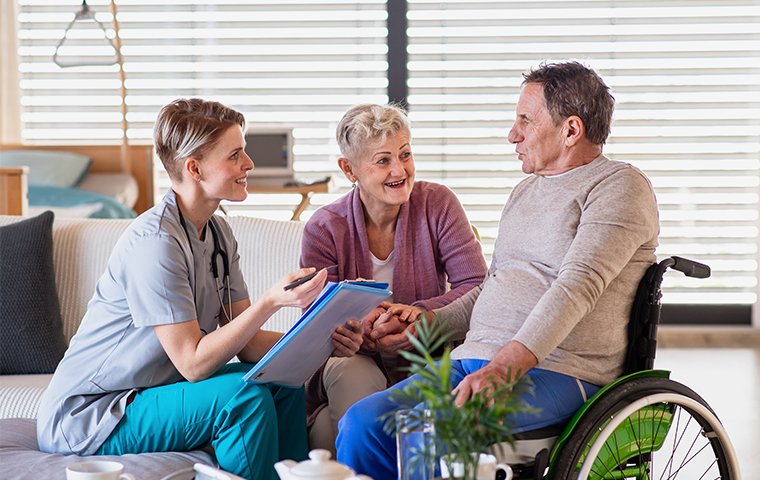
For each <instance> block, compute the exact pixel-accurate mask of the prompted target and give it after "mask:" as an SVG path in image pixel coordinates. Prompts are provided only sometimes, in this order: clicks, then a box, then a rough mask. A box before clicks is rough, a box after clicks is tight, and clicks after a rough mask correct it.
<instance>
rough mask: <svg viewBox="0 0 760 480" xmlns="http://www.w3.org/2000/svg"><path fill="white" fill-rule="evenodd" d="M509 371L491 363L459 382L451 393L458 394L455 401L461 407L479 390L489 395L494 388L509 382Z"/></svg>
mask: <svg viewBox="0 0 760 480" xmlns="http://www.w3.org/2000/svg"><path fill="white" fill-rule="evenodd" d="M509 380H510V379H509V371H508V370H507V369H505V368H501V367H500V366H498V365H495V364H493V363H489V364H488V365H486V366H484V367H483V368H481V369H480V370H477V371H475V372H472V373H471V374H469V375H467V376H466V377H464V379H463V380H462V381H461V382H459V385H457V387H456V388H455V389H454V390H452V392H451V393H453V394H454V395H456V398H455V399H454V403H455V404H456V405H457V406H459V407H461V406H462V405H463V404H464V402H466V401H467V400H469V399H470V397H472V396H473V395H475V394H476V393H478V392H483V394H484V395H488V394H489V393H490V392H492V391H494V389H496V388H499V387H501V386H504V385H507V384H508V383H509Z"/></svg>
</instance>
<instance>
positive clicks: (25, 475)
mask: <svg viewBox="0 0 760 480" xmlns="http://www.w3.org/2000/svg"><path fill="white" fill-rule="evenodd" d="M86 460H113V461H116V462H119V463H122V464H123V465H124V471H125V472H128V473H131V474H132V475H134V476H135V477H136V478H138V479H156V480H158V479H160V478H163V477H165V476H167V475H169V474H170V473H173V472H176V471H178V470H182V469H186V468H188V467H192V466H193V464H195V463H204V464H206V465H213V461H212V458H211V457H210V456H209V455H208V454H207V453H206V452H202V451H193V452H186V453H182V452H165V453H141V454H139V455H136V454H129V455H121V456H108V455H103V456H90V457H79V456H76V455H69V456H64V455H59V454H52V453H44V452H40V451H39V450H38V449H37V434H36V423H35V421H34V420H31V419H28V418H11V419H6V420H0V465H1V466H2V472H0V477H2V478H3V479H41V478H44V479H51V480H56V479H60V480H64V479H65V478H66V465H69V464H71V463H77V462H82V461H86Z"/></svg>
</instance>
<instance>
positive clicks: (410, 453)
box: [396, 409, 435, 480]
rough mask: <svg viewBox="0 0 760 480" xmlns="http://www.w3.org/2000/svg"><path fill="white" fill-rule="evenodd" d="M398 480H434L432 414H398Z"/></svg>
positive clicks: (401, 412) (421, 412) (402, 411)
mask: <svg viewBox="0 0 760 480" xmlns="http://www.w3.org/2000/svg"><path fill="white" fill-rule="evenodd" d="M396 458H397V459H398V460H397V462H398V463H397V467H398V480H433V477H434V474H435V425H434V423H433V414H432V413H431V412H430V410H415V409H404V410H399V411H397V412H396Z"/></svg>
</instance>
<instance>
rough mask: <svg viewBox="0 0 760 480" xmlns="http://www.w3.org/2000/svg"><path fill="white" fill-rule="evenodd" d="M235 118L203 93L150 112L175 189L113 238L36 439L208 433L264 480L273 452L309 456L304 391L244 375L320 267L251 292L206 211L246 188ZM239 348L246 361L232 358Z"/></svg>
mask: <svg viewBox="0 0 760 480" xmlns="http://www.w3.org/2000/svg"><path fill="white" fill-rule="evenodd" d="M243 126H244V119H243V115H242V114H240V113H239V112H236V111H235V110H233V109H231V108H228V107H225V106H224V105H222V104H220V103H217V102H209V101H205V100H201V99H189V100H185V99H180V100H176V101H174V102H172V103H170V104H169V105H167V106H165V107H164V108H163V109H162V110H161V112H160V113H159V115H158V119H157V121H156V126H155V131H154V140H155V144H156V153H157V154H158V156H159V158H161V161H162V162H163V164H164V167H165V168H166V171H167V173H168V174H169V178H170V179H171V184H172V186H171V189H170V190H169V191H168V192H167V193H166V196H165V197H164V198H163V200H161V202H159V204H158V205H156V206H155V207H153V208H151V209H150V210H148V211H147V212H145V213H143V214H142V215H140V216H139V217H138V218H137V219H135V221H134V222H132V224H131V225H130V226H129V228H128V229H127V231H126V232H125V233H124V234H123V235H122V237H121V238H120V239H119V241H118V243H117V244H116V247H115V248H114V251H113V253H112V254H111V258H110V259H109V261H108V267H107V271H106V273H105V274H104V275H103V276H102V277H101V278H100V280H99V281H98V284H97V287H96V289H95V293H94V295H93V298H92V300H90V303H89V304H88V305H87V313H86V314H85V316H84V319H83V320H82V323H81V326H80V327H79V330H78V331H77V333H76V335H75V336H74V338H72V340H71V345H70V346H69V349H68V350H67V351H66V355H65V356H64V357H63V360H62V361H61V363H60V364H59V365H58V368H57V370H56V371H55V374H54V375H53V379H52V381H51V383H50V386H49V387H48V389H47V390H45V393H44V395H43V397H42V402H41V405H40V410H39V415H38V420H37V438H38V441H39V445H40V449H42V450H44V451H46V452H51V453H52V452H55V453H62V454H66V455H70V454H77V455H94V454H97V455H122V454H126V453H141V452H163V451H172V450H174V451H187V450H193V449H196V448H199V447H202V446H204V445H207V444H209V443H210V444H211V445H212V446H213V448H214V451H215V452H216V458H217V460H218V462H219V464H220V466H221V467H222V468H223V469H225V470H228V471H230V472H233V473H235V474H236V475H239V476H242V477H245V478H256V479H272V480H273V479H275V478H277V476H276V474H275V471H274V468H273V464H274V463H275V462H276V461H277V460H280V459H284V458H304V457H305V456H306V453H307V443H306V442H307V436H306V421H305V420H306V419H305V417H304V399H303V398H304V397H303V391H302V390H301V389H293V388H285V387H279V386H276V385H269V384H263V385H254V384H247V383H245V382H243V381H242V376H243V375H244V374H245V372H246V371H248V370H249V369H250V368H251V365H250V364H251V363H253V362H256V361H258V360H259V359H260V358H261V357H262V355H263V354H264V353H265V352H266V351H267V350H268V349H269V348H270V347H271V346H272V345H273V344H274V342H276V341H277V340H278V339H279V338H280V336H281V334H279V333H275V332H268V331H264V330H262V329H261V326H262V325H263V324H264V322H266V320H267V319H268V318H269V317H270V316H271V315H272V314H273V313H274V312H276V311H277V310H278V309H280V308H281V307H283V306H295V307H303V306H305V305H308V304H309V303H310V302H312V301H313V300H314V298H315V297H316V296H317V294H318V293H319V291H320V290H321V288H322V286H323V285H324V282H325V278H326V273H325V272H324V271H320V272H319V274H317V275H316V276H315V277H314V278H313V279H312V280H311V281H308V282H306V283H304V284H303V285H301V286H299V287H297V288H294V289H290V290H285V289H284V286H285V285H286V284H287V283H290V282H292V281H293V280H295V279H297V278H300V277H303V276H304V275H306V274H309V273H312V272H314V269H301V270H299V271H297V272H293V273H291V274H289V275H286V276H285V277H283V278H282V279H281V280H280V281H279V282H278V283H276V284H275V285H273V286H272V287H271V288H270V289H269V290H267V291H266V292H265V293H264V294H263V295H262V296H261V297H260V298H258V299H257V300H256V301H254V302H251V300H250V299H249V297H248V291H247V287H246V284H245V281H244V280H243V274H242V272H241V270H240V256H239V254H238V251H237V241H236V240H235V238H234V236H233V234H232V230H231V229H230V226H229V225H228V224H227V222H225V221H224V219H223V218H222V217H219V216H215V215H214V212H215V211H216V209H217V208H218V207H219V202H220V201H222V200H235V201H240V200H243V199H245V198H246V195H247V191H246V178H247V175H248V172H249V171H250V170H251V169H252V168H253V162H252V161H251V159H250V158H249V157H248V156H247V155H246V153H245V140H244V137H243ZM349 324H350V325H347V326H341V327H338V329H337V330H336V332H335V333H334V338H335V339H336V340H335V348H336V354H339V355H353V354H354V353H355V352H356V351H357V350H358V349H359V346H360V344H361V341H362V334H361V325H360V324H359V322H358V321H356V320H353V321H351V322H349ZM351 324H353V325H351ZM347 327H348V328H347ZM236 355H237V357H238V358H239V359H240V360H241V361H242V362H247V363H228V362H229V361H230V360H231V359H232V358H233V357H234V356H236Z"/></svg>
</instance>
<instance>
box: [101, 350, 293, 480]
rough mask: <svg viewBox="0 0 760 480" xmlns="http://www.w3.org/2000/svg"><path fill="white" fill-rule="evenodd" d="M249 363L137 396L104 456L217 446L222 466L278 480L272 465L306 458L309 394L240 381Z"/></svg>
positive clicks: (260, 479) (258, 478)
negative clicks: (201, 379) (209, 445)
mask: <svg viewBox="0 0 760 480" xmlns="http://www.w3.org/2000/svg"><path fill="white" fill-rule="evenodd" d="M250 368H251V365H250V364H244V363H233V364H228V365H225V366H223V367H222V368H220V369H219V371H218V372H217V373H216V374H214V375H213V376H212V377H210V378H208V379H206V380H203V381H201V382H196V383H190V382H178V383H173V384H170V385H162V386H160V387H153V388H148V389H146V390H143V391H141V392H139V393H137V395H135V397H134V400H133V401H132V403H130V404H129V405H128V406H127V410H126V413H125V415H124V417H123V418H122V419H121V421H120V422H119V424H118V425H117V426H116V429H114V431H113V432H112V433H111V436H110V437H108V439H107V440H106V441H105V442H104V443H103V445H102V446H101V447H100V449H99V450H98V452H97V454H98V455H123V454H125V453H144V452H167V451H189V450H194V449H197V448H200V447H203V446H204V445H208V444H211V445H212V446H213V447H214V452H215V454H216V458H217V461H218V462H219V466H220V467H221V468H222V469H223V470H226V471H228V472H232V473H234V474H235V475H239V476H241V477H244V478H248V479H256V480H275V479H277V478H278V477H277V475H276V474H275V471H274V463H275V462H277V461H278V460H282V459H286V458H290V459H293V460H296V461H299V460H303V459H305V458H306V456H307V453H308V443H307V436H306V405H305V402H304V395H303V389H301V388H287V387H281V386H278V385H270V384H264V385H254V384H249V383H245V382H243V380H242V377H243V374H245V372H247V371H248V370H250Z"/></svg>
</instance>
